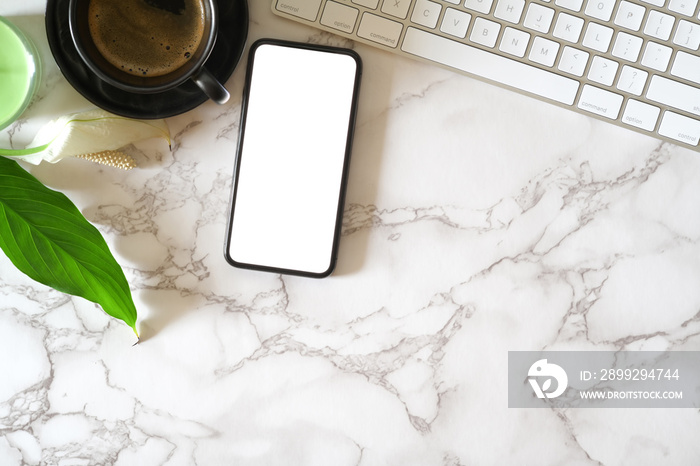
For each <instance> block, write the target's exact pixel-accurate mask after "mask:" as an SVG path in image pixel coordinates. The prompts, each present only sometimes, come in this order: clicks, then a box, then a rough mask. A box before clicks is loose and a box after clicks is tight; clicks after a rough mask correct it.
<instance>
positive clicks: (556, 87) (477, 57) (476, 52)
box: [402, 27, 579, 105]
mask: <svg viewBox="0 0 700 466" xmlns="http://www.w3.org/2000/svg"><path fill="white" fill-rule="evenodd" d="M402 50H404V51H405V52H408V53H411V54H413V55H417V56H419V57H423V58H426V59H428V60H432V61H435V62H437V63H442V64H443V65H447V66H451V67H453V68H456V69H458V70H463V71H467V70H469V73H471V74H474V75H476V76H480V77H482V78H486V79H489V80H494V79H497V80H498V82H501V83H503V84H505V85H507V86H511V87H514V88H517V89H520V90H522V91H525V92H529V93H532V94H536V95H538V96H541V97H543V98H545V99H551V100H554V101H557V102H561V103H563V104H567V105H572V104H573V102H574V99H575V98H576V93H577V92H578V87H579V83H578V81H575V80H573V79H569V78H565V77H563V76H559V75H557V74H554V73H550V72H548V71H545V70H541V69H539V68H535V67H533V66H530V65H526V64H524V63H519V62H516V61H513V60H510V59H508V58H504V57H501V56H499V55H494V54H492V53H489V52H487V51H485V50H481V49H478V48H476V47H471V46H469V45H467V44H463V43H460V42H456V41H452V40H449V39H446V38H444V37H440V36H437V35H434V34H431V33H429V32H425V31H421V30H419V29H415V28H412V27H409V28H408V30H407V31H406V38H405V39H404V42H403V46H402Z"/></svg>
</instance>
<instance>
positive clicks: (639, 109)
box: [622, 99, 661, 131]
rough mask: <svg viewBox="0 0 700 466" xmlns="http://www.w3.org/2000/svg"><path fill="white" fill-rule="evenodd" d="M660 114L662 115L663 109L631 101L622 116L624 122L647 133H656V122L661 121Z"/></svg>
mask: <svg viewBox="0 0 700 466" xmlns="http://www.w3.org/2000/svg"><path fill="white" fill-rule="evenodd" d="M659 113H661V109H659V108H658V107H654V106H653V105H649V104H646V103H644V102H640V101H638V100H634V99H629V100H628V101H627V106H626V107H625V113H623V114H622V122H623V123H625V124H627V125H631V126H636V127H637V128H641V129H643V130H645V131H654V128H656V122H657V121H658V120H659Z"/></svg>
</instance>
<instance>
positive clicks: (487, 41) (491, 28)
mask: <svg viewBox="0 0 700 466" xmlns="http://www.w3.org/2000/svg"><path fill="white" fill-rule="evenodd" d="M500 31H501V25H500V24H498V23H494V22H493V21H489V20H488V19H484V18H476V21H474V29H472V33H471V35H470V36H469V40H471V41H472V42H476V43H477V44H481V45H484V46H486V47H490V48H493V47H494V46H495V45H496V40H497V39H498V33H499V32H500Z"/></svg>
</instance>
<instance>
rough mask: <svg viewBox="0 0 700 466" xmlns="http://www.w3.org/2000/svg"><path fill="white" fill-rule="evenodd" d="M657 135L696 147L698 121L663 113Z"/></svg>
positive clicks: (698, 130) (698, 135)
mask: <svg viewBox="0 0 700 466" xmlns="http://www.w3.org/2000/svg"><path fill="white" fill-rule="evenodd" d="M659 134H660V135H662V136H666V137H669V138H671V139H675V140H676V141H681V142H685V143H686V144H690V145H691V146H697V145H698V141H700V121H697V120H693V119H692V118H688V117H686V116H683V115H679V114H677V113H673V112H664V117H663V118H662V119H661V125H660V126H659Z"/></svg>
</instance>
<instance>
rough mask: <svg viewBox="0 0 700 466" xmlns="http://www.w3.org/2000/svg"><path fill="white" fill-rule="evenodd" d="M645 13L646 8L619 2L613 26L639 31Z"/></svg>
mask: <svg viewBox="0 0 700 466" xmlns="http://www.w3.org/2000/svg"><path fill="white" fill-rule="evenodd" d="M646 11H647V10H646V8H644V7H643V6H641V5H637V4H635V3H630V2H625V1H623V2H620V6H619V7H618V9H617V14H616V15H615V24H617V25H618V26H620V27H623V28H625V29H631V30H633V31H639V28H640V27H641V26H642V20H643V19H644V13H646Z"/></svg>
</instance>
